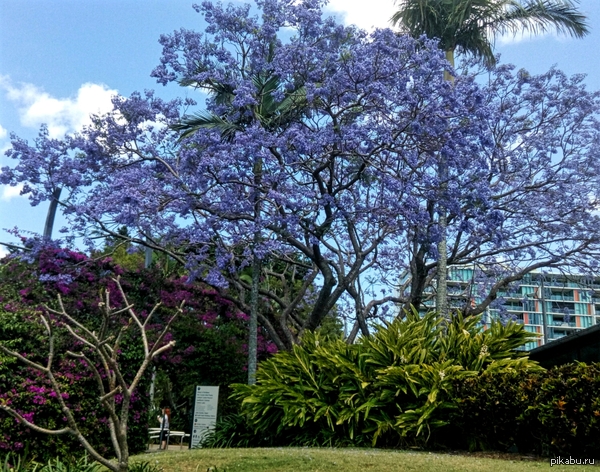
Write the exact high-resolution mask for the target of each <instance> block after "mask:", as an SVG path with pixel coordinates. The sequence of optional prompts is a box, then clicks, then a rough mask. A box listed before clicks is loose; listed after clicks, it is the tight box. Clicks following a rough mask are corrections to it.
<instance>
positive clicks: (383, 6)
mask: <svg viewBox="0 0 600 472" xmlns="http://www.w3.org/2000/svg"><path fill="white" fill-rule="evenodd" d="M327 9H328V10H333V11H335V12H336V13H339V14H341V15H342V16H343V18H344V23H345V24H347V25H351V24H354V25H356V26H358V27H360V28H363V29H371V28H389V27H391V23H390V18H391V17H392V15H393V14H394V13H395V12H396V11H397V7H396V5H394V2H393V1H392V0H370V1H368V2H365V1H364V0H363V1H358V0H330V2H329V4H328V5H327Z"/></svg>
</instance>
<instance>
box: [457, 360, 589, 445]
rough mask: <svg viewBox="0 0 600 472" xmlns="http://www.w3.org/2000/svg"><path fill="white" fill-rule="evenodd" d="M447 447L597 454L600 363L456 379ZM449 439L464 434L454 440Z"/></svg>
mask: <svg viewBox="0 0 600 472" xmlns="http://www.w3.org/2000/svg"><path fill="white" fill-rule="evenodd" d="M455 388H456V403H457V405H458V406H459V409H458V410H457V412H456V415H455V417H454V419H453V420H452V423H453V426H454V427H455V428H456V429H455V430H454V433H455V434H454V435H450V434H449V435H448V436H447V437H446V438H445V440H446V443H447V444H448V445H453V446H455V447H469V449H471V450H477V449H481V450H485V449H495V450H508V449H509V448H511V447H514V446H516V447H517V448H518V450H519V451H520V452H532V453H535V454H542V455H546V456H556V455H567V456H568V455H572V456H574V457H599V456H598V454H599V453H600V450H599V448H598V438H600V364H590V365H587V364H583V363H578V364H567V365H563V366H560V367H553V368H552V369H549V370H547V371H545V372H525V371H523V372H493V373H487V374H484V375H481V376H480V377H475V378H470V379H467V380H466V381H465V382H461V383H457V384H456V385H455ZM451 437H454V438H462V440H461V441H451Z"/></svg>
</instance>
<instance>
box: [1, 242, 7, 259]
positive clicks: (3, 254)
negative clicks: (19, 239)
mask: <svg viewBox="0 0 600 472" xmlns="http://www.w3.org/2000/svg"><path fill="white" fill-rule="evenodd" d="M4 256H8V251H7V250H6V248H5V247H4V246H2V245H1V244H0V259H2V258H3V257H4Z"/></svg>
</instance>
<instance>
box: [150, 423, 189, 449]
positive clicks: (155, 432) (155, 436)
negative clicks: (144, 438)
mask: <svg viewBox="0 0 600 472" xmlns="http://www.w3.org/2000/svg"><path fill="white" fill-rule="evenodd" d="M189 437H190V435H189V434H187V433H185V432H183V431H171V432H169V437H168V438H167V446H168V445H169V441H170V440H171V438H179V449H182V448H183V441H184V440H185V439H186V438H188V439H189ZM154 440H157V441H160V428H148V449H150V444H152V441H154ZM159 447H160V444H159Z"/></svg>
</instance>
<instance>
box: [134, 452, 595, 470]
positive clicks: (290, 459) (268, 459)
mask: <svg viewBox="0 0 600 472" xmlns="http://www.w3.org/2000/svg"><path fill="white" fill-rule="evenodd" d="M137 461H149V462H150V463H151V464H157V465H158V466H160V467H162V468H163V470H164V472H206V471H207V470H209V471H210V470H214V471H215V472H241V471H244V472H330V471H331V472H334V471H343V472H359V471H360V472H362V471H373V472H391V471H394V472H397V471H419V472H440V471H444V472H453V471H456V472H464V471H483V472H486V471H503V472H504V471H506V472H512V471H514V472H521V471H535V470H550V460H549V459H546V460H520V459H519V458H517V457H516V456H515V458H512V459H499V458H489V457H479V456H475V455H456V454H440V453H429V452H411V451H392V450H380V449H326V448H323V449H321V448H271V449H201V450H192V451H189V450H185V449H184V450H181V451H180V450H179V448H178V447H175V448H173V449H172V450H168V451H161V452H152V453H147V454H141V455H138V456H135V457H134V458H133V459H132V462H137ZM596 463H597V464H600V461H598V460H597V461H596ZM211 468H214V469H211ZM583 470H589V471H596V472H597V471H598V470H599V467H598V466H576V465H571V466H554V467H552V471H565V472H566V471H583Z"/></svg>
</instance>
